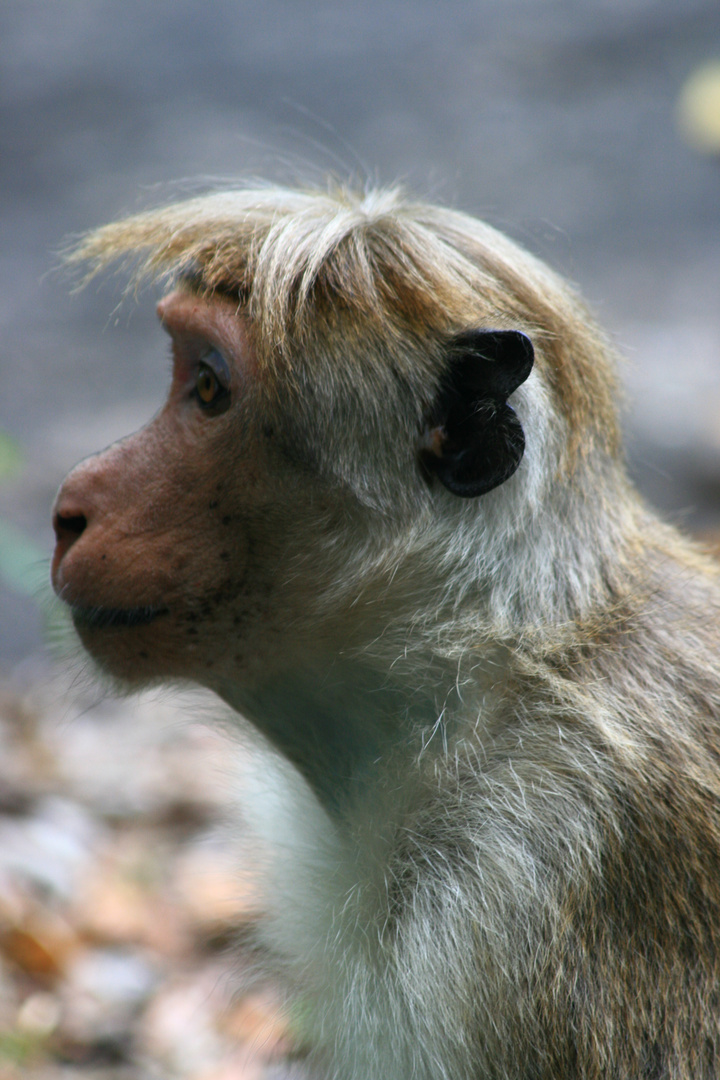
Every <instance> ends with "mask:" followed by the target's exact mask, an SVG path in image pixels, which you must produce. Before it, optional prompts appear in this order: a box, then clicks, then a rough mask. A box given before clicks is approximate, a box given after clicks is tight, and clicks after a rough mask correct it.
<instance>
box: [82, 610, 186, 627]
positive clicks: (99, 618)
mask: <svg viewBox="0 0 720 1080" xmlns="http://www.w3.org/2000/svg"><path fill="white" fill-rule="evenodd" d="M71 612H72V619H73V622H74V623H75V627H76V629H77V630H78V631H79V632H80V631H82V630H108V629H113V628H115V627H125V628H131V627H136V626H147V625H148V623H151V622H154V621H155V619H158V618H160V616H162V615H167V614H168V609H167V608H166V607H149V606H144V607H134V608H108V607H75V606H74V607H72V609H71Z"/></svg>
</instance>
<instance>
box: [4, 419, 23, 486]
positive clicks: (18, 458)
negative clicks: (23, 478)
mask: <svg viewBox="0 0 720 1080" xmlns="http://www.w3.org/2000/svg"><path fill="white" fill-rule="evenodd" d="M22 465H23V453H22V450H21V449H20V444H19V443H18V442H16V441H15V439H13V438H12V436H10V435H8V434H7V433H6V432H5V431H0V480H6V479H7V478H8V477H9V476H14V475H15V473H18V472H20V469H21V468H22Z"/></svg>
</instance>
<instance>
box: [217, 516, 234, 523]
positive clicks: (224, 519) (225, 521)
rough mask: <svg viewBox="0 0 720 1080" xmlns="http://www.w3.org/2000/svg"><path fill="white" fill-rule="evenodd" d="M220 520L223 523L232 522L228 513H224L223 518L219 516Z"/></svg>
mask: <svg viewBox="0 0 720 1080" xmlns="http://www.w3.org/2000/svg"><path fill="white" fill-rule="evenodd" d="M220 520H221V522H222V524H223V525H231V524H232V518H231V517H230V514H225V516H224V517H223V518H221V519H220Z"/></svg>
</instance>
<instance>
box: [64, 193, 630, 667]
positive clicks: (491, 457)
mask: <svg viewBox="0 0 720 1080" xmlns="http://www.w3.org/2000/svg"><path fill="white" fill-rule="evenodd" d="M125 255H140V256H142V257H144V258H143V260H142V262H141V265H140V269H139V271H138V273H139V274H140V275H148V274H150V275H152V276H155V277H163V276H165V277H170V278H171V279H172V283H173V287H172V289H171V291H170V292H169V293H168V295H166V296H165V298H164V299H163V300H162V301H161V302H160V304H159V306H158V314H159V317H160V321H161V323H162V325H163V327H164V328H165V330H166V331H167V332H168V334H169V335H170V339H171V342H172V354H173V376H172V383H171V387H170V391H169V394H168V398H167V401H166V403H165V405H164V407H163V408H162V410H161V411H160V412H159V413H158V414H157V415H156V416H155V417H154V419H153V420H152V421H151V422H150V423H149V424H148V425H147V426H146V427H145V428H143V429H142V430H141V431H139V432H137V433H136V434H134V435H131V436H129V437H128V438H126V439H124V440H122V441H121V442H119V443H117V444H115V445H113V446H111V447H109V448H108V449H107V450H105V451H103V452H102V453H100V454H98V455H96V456H95V457H92V458H90V459H88V460H87V461H85V462H83V463H81V464H80V465H79V466H78V467H77V468H76V469H75V470H74V471H73V472H72V473H71V474H70V476H69V477H68V478H67V480H66V481H65V483H64V484H63V486H62V488H61V491H60V493H59V495H58V498H57V502H56V505H55V510H54V524H55V530H56V534H57V545H56V550H55V555H54V559H53V568H52V576H53V584H54V587H55V589H56V591H57V592H58V594H59V595H60V597H61V598H62V599H63V600H64V601H65V602H66V603H68V604H69V605H70V607H71V609H72V613H73V618H74V621H75V625H76V627H77V630H78V633H79V634H80V637H81V638H82V640H83V642H84V644H85V645H86V646H87V648H88V650H89V651H90V652H91V654H92V655H93V656H95V657H96V658H97V660H98V661H99V662H100V664H101V666H103V667H104V668H105V669H107V670H108V671H110V672H111V673H113V674H114V675H116V676H119V677H120V678H122V679H126V680H128V681H129V682H131V683H142V682H146V681H149V680H152V679H155V678H167V677H179V678H185V677H187V678H192V679H195V680H198V681H200V682H202V683H205V684H208V685H214V684H216V683H217V681H218V680H224V679H235V680H240V681H243V680H247V681H248V682H249V683H252V682H253V680H254V679H255V678H259V677H260V676H261V675H265V674H266V673H267V672H268V671H273V670H277V671H280V670H282V669H283V668H284V667H285V666H287V665H291V664H302V663H303V662H304V659H305V658H307V657H310V656H313V655H314V654H316V653H317V654H319V653H321V652H322V651H323V650H326V649H328V648H331V649H332V648H337V649H340V650H342V649H344V648H347V649H351V648H362V647H363V645H364V643H366V642H368V641H370V640H376V639H377V637H378V635H381V634H382V633H383V627H384V626H385V625H387V624H388V623H389V622H392V623H393V624H394V625H397V624H399V623H403V624H404V625H409V623H410V622H412V620H413V619H414V620H416V621H417V612H418V609H419V608H420V609H423V611H425V612H427V611H440V610H441V609H443V606H447V604H448V603H455V602H456V600H457V596H458V595H460V593H462V595H463V596H466V597H471V596H474V597H475V599H474V600H473V603H476V604H480V603H481V600H482V597H483V596H486V595H487V593H488V588H489V587H491V586H492V581H493V575H498V574H499V573H500V569H501V568H502V567H503V565H504V566H505V571H504V573H505V579H506V580H509V577H508V566H509V562H510V560H511V557H512V553H513V551H515V550H516V549H517V548H518V538H519V537H522V536H523V535H526V536H527V535H529V533H530V532H531V531H532V528H533V527H534V525H533V523H536V522H537V521H539V520H540V519H542V517H543V515H544V514H546V513H547V510H548V505H549V502H550V501H551V500H552V498H553V497H555V495H556V494H557V492H558V491H560V490H561V489H564V488H567V486H568V485H572V484H573V483H575V484H577V483H580V482H581V481H580V479H579V478H580V477H581V476H582V474H583V468H584V467H585V466H584V465H583V463H585V465H587V463H588V462H592V461H597V462H600V461H601V459H602V461H605V462H606V461H612V460H614V458H615V455H616V444H617V432H616V426H615V416H614V409H613V405H612V390H613V387H612V378H611V375H610V374H609V368H608V364H607V361H606V359H605V357H604V346H603V344H602V342H601V341H600V340H599V338H598V336H597V334H596V332H595V331H594V330H593V329H592V327H591V324H590V322H589V320H588V319H587V316H586V314H585V312H584V311H583V309H582V308H581V307H580V306H579V305H578V304H577V302H576V300H575V299H574V297H573V296H572V294H571V293H569V292H568V291H567V289H565V288H564V287H563V286H562V285H561V284H560V283H559V281H558V280H557V279H556V278H555V277H554V276H553V275H552V274H551V273H550V272H549V271H548V270H547V269H546V268H545V267H543V266H542V265H541V264H539V263H537V262H536V261H535V260H534V259H532V258H531V257H530V256H528V255H527V254H526V253H525V252H523V251H522V250H520V249H518V248H516V247H515V246H514V245H512V244H511V243H510V242H509V241H508V240H506V239H505V238H504V237H502V236H500V235H499V234H497V233H496V232H494V231H493V230H492V229H490V228H489V227H487V226H485V225H483V224H482V223H480V222H478V221H476V220H474V219H472V218H468V217H465V216H463V215H460V214H457V213H454V212H451V211H447V210H441V209H437V208H434V207H429V206H425V205H418V204H412V203H409V202H406V201H405V200H404V199H403V198H402V197H401V196H400V195H399V194H398V193H397V192H394V191H390V192H379V193H378V192H375V193H371V194H369V195H365V196H362V197H357V198H354V197H352V196H351V195H349V194H348V193H346V192H342V191H340V192H336V193H331V194H304V193H297V192H291V191H285V190H279V189H267V190H254V191H251V190H242V191H234V192H227V193H223V194H217V195H210V196H206V197H204V198H201V199H196V200H191V201H189V202H186V203H182V204H179V205H175V206H171V207H169V208H167V209H164V210H160V211H157V212H151V213H148V214H144V215H140V216H138V217H135V218H132V219H130V220H128V221H125V222H121V223H119V224H117V225H112V226H108V227H106V228H105V229H101V230H99V231H98V232H96V233H94V234H92V235H90V236H89V237H87V238H86V239H85V241H84V242H83V243H82V244H81V246H80V247H79V249H78V251H77V253H76V255H75V257H76V258H78V259H83V260H89V261H90V263H91V264H92V265H93V266H94V267H101V266H104V265H105V264H107V263H108V262H110V261H111V260H113V259H116V258H118V257H122V256H125ZM533 353H534V354H535V357H536V363H535V367H534V369H533ZM531 369H532V371H531ZM598 468H600V466H599V465H598ZM563 486H564V488H563ZM527 572H528V569H527V567H524V568H523V567H517V568H516V569H515V577H516V578H517V579H518V580H519V578H520V576H521V575H522V574H525V573H527ZM510 576H512V574H510ZM453 593H455V594H456V595H455V596H453Z"/></svg>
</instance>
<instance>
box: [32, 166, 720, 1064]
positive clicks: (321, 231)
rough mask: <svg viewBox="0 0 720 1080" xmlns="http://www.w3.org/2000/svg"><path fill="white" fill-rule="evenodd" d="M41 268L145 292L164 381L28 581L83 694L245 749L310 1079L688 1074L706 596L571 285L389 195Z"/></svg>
mask: <svg viewBox="0 0 720 1080" xmlns="http://www.w3.org/2000/svg"><path fill="white" fill-rule="evenodd" d="M69 258H70V261H71V262H74V263H78V264H80V263H82V264H84V265H85V266H87V267H88V270H87V273H88V274H90V275H92V274H94V273H97V272H98V271H99V270H101V269H103V268H105V267H108V266H110V265H111V264H117V263H118V262H119V263H120V264H122V265H125V264H127V265H128V272H129V273H130V281H131V282H132V283H137V282H139V281H141V280H149V281H151V282H154V283H160V284H161V285H162V287H163V294H164V295H163V298H162V299H161V300H160V303H159V306H158V315H159V319H160V322H161V324H162V327H163V328H164V329H165V331H167V333H168V334H169V336H170V340H171V347H172V365H173V372H172V381H171V385H170V389H169V392H168V396H167V401H166V403H165V404H164V406H163V407H162V408H161V410H160V412H159V413H157V415H156V416H155V417H154V418H153V419H152V420H151V421H150V422H149V424H148V425H147V426H145V427H144V428H142V429H141V430H140V431H139V432H137V433H135V434H133V435H130V436H129V437H127V438H125V439H123V440H121V441H120V442H118V443H116V444H114V445H112V446H110V447H109V448H108V449H106V450H104V451H102V452H101V453H99V454H97V455H96V456H94V457H91V458H89V459H87V460H86V461H84V462H82V463H81V464H80V465H78V466H77V467H76V468H75V469H74V470H73V471H72V472H71V473H70V475H69V476H68V478H67V479H66V480H65V482H64V483H63V485H62V487H61V489H60V492H59V494H58V496H57V500H56V503H55V507H54V510H53V522H54V528H55V533H56V538H57V539H56V546H55V552H54V555H53V560H52V581H53V585H54V588H55V591H56V593H57V594H58V596H59V597H60V598H61V600H62V601H63V602H64V603H65V604H66V605H68V607H69V609H70V611H71V613H72V619H73V621H74V625H75V627H76V630H77V634H78V635H79V638H80V640H81V642H82V644H83V645H84V646H85V648H86V649H87V651H88V652H89V654H90V656H91V657H92V658H93V659H94V661H95V662H96V664H97V666H98V668H99V669H100V671H101V672H104V673H106V674H107V675H109V676H111V677H112V679H114V680H115V683H116V684H117V685H120V686H122V687H123V688H126V689H129V690H132V689H134V688H138V687H143V686H148V685H153V684H156V683H168V682H170V683H172V682H176V683H182V682H186V681H190V682H194V683H196V684H200V685H202V686H204V687H207V688H210V689H211V690H212V691H214V692H215V693H216V694H217V695H218V697H219V698H220V699H222V701H223V702H225V703H226V704H227V705H229V706H230V708H231V709H232V710H233V711H234V713H236V714H237V715H238V724H239V725H241V724H245V725H249V727H250V730H252V731H255V732H257V733H258V734H257V738H258V740H259V741H260V742H261V743H262V745H263V747H264V753H265V755H266V758H265V759H264V760H265V764H264V765H263V766H262V770H259V772H258V774H257V776H256V778H255V780H254V781H252V782H251V781H248V791H247V796H248V802H249V803H250V804H252V803H253V799H254V796H253V794H252V791H253V786H252V785H253V783H254V785H255V788H256V789H257V791H258V792H259V791H260V789H261V788H262V787H263V785H264V784H265V785H266V788H267V790H266V791H265V795H266V796H270V797H271V798H272V800H273V806H274V807H275V811H276V812H275V813H273V814H270V813H266V812H265V810H264V809H263V808H262V807H263V806H264V805H265V804H263V803H262V802H260V803H258V810H257V818H258V821H257V827H258V828H259V829H261V830H264V832H263V835H264V836H265V838H266V840H267V843H268V845H272V846H273V850H274V852H275V854H273V856H272V858H271V857H270V856H268V866H267V868H266V874H267V889H268V893H267V901H266V908H267V911H266V915H265V917H264V920H263V922H262V925H261V927H260V931H259V932H260V934H261V935H262V940H263V942H264V944H265V947H266V948H267V950H268V952H269V954H271V955H272V957H273V964H274V965H275V970H276V971H277V972H278V973H279V978H281V979H282V984H283V987H284V988H286V990H287V994H288V1000H290V1001H294V1002H295V1003H296V1015H301V1016H302V1022H301V1023H300V1031H301V1038H302V1040H303V1041H304V1042H307V1044H308V1046H309V1047H310V1051H309V1052H310V1059H309V1060H310V1067H311V1069H312V1070H313V1075H318V1076H320V1075H322V1076H327V1077H332V1078H337V1080H380V1078H382V1080H411V1078H412V1080H471V1078H472V1080H479V1078H493V1080H551V1078H552V1080H570V1078H574V1080H577V1078H582V1080H600V1078H601V1077H602V1078H603V1080H605V1078H609V1077H612V1078H616V1080H630V1078H632V1080H640V1078H643V1080H689V1078H691V1077H692V1078H693V1080H702V1078H705V1080H710V1078H711V1077H713V1078H716V1077H717V1076H718V1075H720V655H719V654H720V632H719V630H718V626H719V623H718V614H719V612H720V582H719V580H718V568H717V567H716V565H715V563H714V562H713V561H712V560H711V559H710V558H709V557H708V556H707V555H706V554H705V553H704V552H703V551H702V550H701V549H700V548H699V547H696V546H694V544H693V543H692V542H691V541H690V540H687V539H685V538H683V537H682V536H681V535H680V533H679V532H678V531H676V530H675V528H674V527H672V526H670V525H666V524H664V523H662V522H661V521H660V519H659V518H658V517H657V516H656V515H655V513H654V512H653V511H652V510H651V509H650V508H649V507H647V506H646V505H645V503H644V502H643V500H642V499H641V497H640V495H639V494H638V493H637V492H636V490H635V489H634V487H633V486H632V484H631V482H630V480H629V479H628V473H627V469H626V465H625V461H624V457H623V449H622V442H621V437H620V432H619V420H618V405H617V401H618V386H617V374H616V372H617V363H616V357H615V352H614V349H613V347H612V345H611V344H610V343H609V341H608V339H607V338H606V336H605V335H604V334H603V333H602V332H601V330H600V329H599V328H598V327H597V326H596V324H595V322H594V320H593V318H592V317H591V316H590V314H589V313H588V311H587V309H586V307H585V305H584V303H583V302H582V301H581V299H580V298H579V296H578V295H577V294H576V291H575V289H574V287H572V286H570V285H568V284H566V283H565V282H564V281H563V280H562V279H561V278H560V277H559V276H557V275H556V274H555V273H554V272H553V271H552V270H550V269H549V268H548V267H547V266H545V265H544V264H543V263H542V262H540V261H539V260H538V259H536V258H535V257H534V256H532V255H531V254H529V253H528V252H526V251H525V250H523V249H522V248H520V247H519V246H517V245H516V244H515V243H514V242H512V241H511V240H509V239H507V238H506V237H504V236H503V235H501V234H500V233H499V232H497V231H496V230H495V229H493V228H492V227H491V226H489V225H486V224H484V223H482V222H481V221H479V220H478V219H476V218H474V217H472V216H470V215H467V214H464V213H462V212H460V211H457V210H452V209H448V208H443V207H439V206H435V205H431V204H427V203H424V202H421V201H418V200H414V199H413V198H412V197H410V196H409V195H407V194H405V193H404V192H403V191H402V190H401V189H399V188H393V187H390V188H377V189H366V190H362V191H355V190H353V189H352V188H351V187H349V186H348V187H343V186H341V185H335V186H333V185H330V184H329V185H328V187H327V189H323V188H318V189H308V190H303V189H299V190H293V189H289V188H283V187H275V186H272V185H269V186H266V187H251V186H247V187H243V186H240V185H238V186H237V187H236V188H233V189H230V190H226V191H215V192H211V193H209V194H206V195H202V196H198V197H196V198H193V199H189V200H186V201H183V202H179V203H176V204H172V205H170V206H166V207H162V208H160V209H157V210H148V211H145V212H143V213H140V214H137V215H135V216H133V217H130V218H128V219H126V220H123V221H120V222H119V223H115V224H111V225H108V226H105V227H102V228H100V229H98V230H96V231H94V232H92V233H90V234H88V235H87V236H86V237H84V238H83V239H82V240H81V241H80V242H79V243H78V245H77V246H76V247H75V248H74V249H73V252H72V254H71V255H70V256H69ZM241 718H242V719H241ZM264 770H267V771H266V772H265V771H264ZM258 797H259V796H258ZM251 812H252V809H251Z"/></svg>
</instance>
